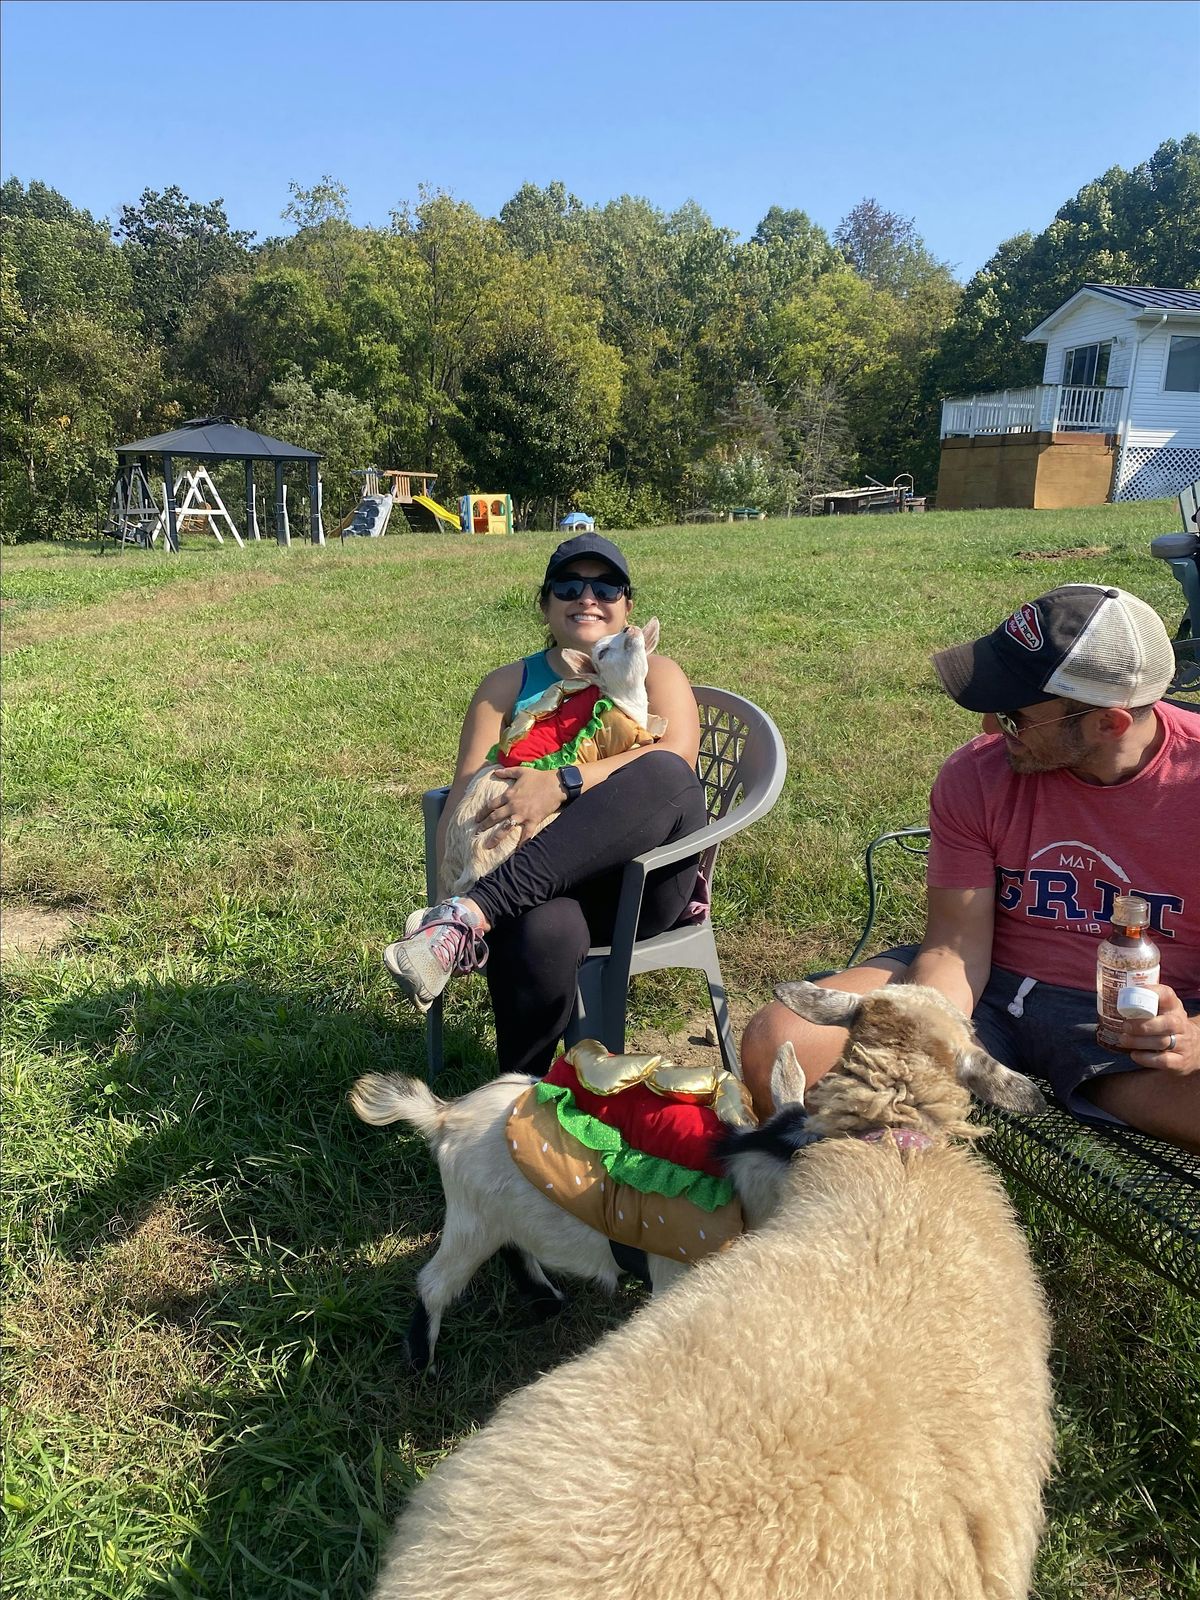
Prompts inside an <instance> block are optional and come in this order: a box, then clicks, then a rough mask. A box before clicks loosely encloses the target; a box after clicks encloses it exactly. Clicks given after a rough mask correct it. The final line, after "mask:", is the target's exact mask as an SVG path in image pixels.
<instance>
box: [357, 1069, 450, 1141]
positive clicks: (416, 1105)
mask: <svg viewBox="0 0 1200 1600" xmlns="http://www.w3.org/2000/svg"><path fill="white" fill-rule="evenodd" d="M347 1098H348V1099H349V1101H350V1109H351V1111H353V1112H354V1115H355V1116H356V1117H360V1118H361V1119H362V1120H363V1122H370V1123H372V1124H373V1125H374V1126H375V1127H377V1128H385V1127H387V1125H388V1123H389V1122H409V1123H411V1124H412V1126H413V1127H414V1128H416V1129H417V1131H418V1132H419V1133H422V1134H424V1136H425V1138H426V1139H428V1141H429V1143H430V1144H433V1143H435V1141H436V1140H437V1137H438V1135H439V1134H440V1133H441V1131H442V1118H443V1116H444V1115H445V1112H446V1102H445V1101H444V1100H439V1099H438V1097H437V1095H435V1094H434V1093H433V1091H432V1090H431V1089H430V1088H429V1086H428V1084H424V1083H422V1082H421V1081H420V1080H419V1079H418V1078H405V1077H403V1076H402V1075H401V1074H400V1073H396V1072H391V1073H388V1074H386V1076H385V1075H384V1074H383V1073H379V1072H368V1073H367V1074H366V1076H365V1077H362V1078H360V1079H359V1080H358V1082H357V1083H356V1084H355V1085H354V1087H353V1088H352V1089H351V1090H350V1093H349V1095H348V1096H347Z"/></svg>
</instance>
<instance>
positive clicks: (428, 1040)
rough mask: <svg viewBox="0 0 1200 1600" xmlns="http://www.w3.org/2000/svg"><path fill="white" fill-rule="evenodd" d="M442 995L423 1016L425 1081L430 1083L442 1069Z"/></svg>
mask: <svg viewBox="0 0 1200 1600" xmlns="http://www.w3.org/2000/svg"><path fill="white" fill-rule="evenodd" d="M442 1059H443V1051H442V997H441V995H438V997H437V999H436V1000H435V1001H434V1002H433V1004H432V1005H431V1006H430V1008H429V1010H428V1012H427V1013H426V1016H425V1081H426V1082H427V1083H432V1082H433V1080H434V1079H435V1078H436V1077H437V1075H438V1073H439V1072H440V1071H441V1070H442Z"/></svg>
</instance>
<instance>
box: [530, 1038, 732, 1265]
mask: <svg viewBox="0 0 1200 1600" xmlns="http://www.w3.org/2000/svg"><path fill="white" fill-rule="evenodd" d="M754 1122H755V1118H754V1114H753V1112H752V1110H751V1109H750V1102H749V1099H748V1097H747V1095H746V1092H745V1089H744V1088H743V1086H742V1084H740V1083H739V1082H738V1080H737V1079H736V1078H734V1077H733V1075H732V1074H731V1073H729V1072H726V1071H725V1070H724V1069H723V1068H714V1067H710V1066H703V1067H679V1066H676V1065H675V1064H674V1063H673V1062H671V1061H668V1060H666V1059H665V1058H664V1057H663V1056H659V1055H610V1054H609V1052H608V1051H607V1050H606V1049H605V1048H604V1046H603V1045H602V1044H600V1043H598V1042H597V1041H596V1040H595V1039H584V1040H582V1041H581V1042H580V1043H579V1044H577V1045H575V1046H573V1047H572V1048H571V1049H570V1050H568V1051H567V1052H566V1054H565V1055H562V1056H560V1057H559V1058H558V1060H557V1061H556V1062H555V1064H554V1066H553V1067H552V1068H551V1069H550V1071H549V1072H548V1073H547V1074H546V1076H545V1078H544V1079H543V1080H542V1081H541V1083H538V1084H535V1085H534V1086H533V1088H531V1089H529V1090H528V1091H527V1092H526V1093H525V1094H524V1095H522V1096H521V1098H520V1099H519V1100H518V1101H517V1103H516V1105H515V1106H514V1107H513V1109H512V1112H511V1113H510V1115H509V1119H508V1130H507V1131H508V1141H509V1150H510V1153H511V1155H512V1158H513V1160H514V1161H515V1162H516V1164H517V1166H518V1167H519V1168H520V1170H521V1173H522V1174H523V1176H524V1177H525V1178H527V1179H528V1180H529V1182H530V1183H532V1184H533V1185H534V1187H535V1188H536V1189H538V1190H539V1191H540V1192H541V1193H543V1194H545V1195H546V1196H547V1198H548V1199H551V1200H553V1201H554V1202H555V1204H556V1205H559V1206H562V1208H563V1209H564V1210H565V1211H569V1212H570V1213H571V1215H572V1216H575V1217H578V1218H579V1220H580V1221H581V1222H586V1223H587V1224H588V1225H589V1226H590V1227H593V1228H595V1229H597V1230H598V1231H599V1232H600V1233H603V1234H605V1235H606V1236H607V1237H608V1238H610V1239H614V1240H616V1242H617V1243H618V1244H624V1245H628V1246H630V1247H631V1248H633V1249H641V1250H647V1251H649V1252H650V1253H651V1254H653V1255H659V1256H667V1257H669V1258H670V1259H672V1260H674V1261H695V1260H698V1259H699V1258H700V1257H701V1256H704V1255H710V1254H711V1253H712V1252H713V1251H715V1250H721V1249H724V1248H725V1247H726V1246H727V1245H729V1244H730V1243H731V1242H732V1240H734V1239H735V1238H736V1237H737V1235H738V1234H739V1233H741V1232H742V1231H743V1221H742V1208H741V1205H740V1203H739V1202H738V1200H737V1198H736V1197H735V1195H734V1190H733V1185H732V1184H731V1183H730V1181H729V1179H728V1178H726V1177H725V1175H724V1173H723V1171H722V1168H721V1166H720V1163H719V1162H718V1161H717V1159H716V1155H715V1150H716V1145H717V1142H718V1141H719V1140H720V1138H721V1137H722V1135H723V1134H724V1133H725V1132H726V1131H727V1130H728V1129H729V1128H731V1127H734V1128H736V1127H752V1126H753V1125H754Z"/></svg>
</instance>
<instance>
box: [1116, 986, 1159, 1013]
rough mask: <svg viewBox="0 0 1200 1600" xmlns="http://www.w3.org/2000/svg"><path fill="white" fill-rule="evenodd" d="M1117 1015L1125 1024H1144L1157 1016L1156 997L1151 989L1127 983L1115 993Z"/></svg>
mask: <svg viewBox="0 0 1200 1600" xmlns="http://www.w3.org/2000/svg"><path fill="white" fill-rule="evenodd" d="M1117 1015H1118V1016H1119V1017H1124V1018H1125V1020H1126V1021H1127V1022H1145V1021H1147V1019H1148V1018H1150V1017H1156V1016H1157V1015H1158V996H1157V995H1156V994H1155V992H1154V990H1153V989H1143V988H1142V987H1141V985H1140V984H1137V983H1127V984H1125V985H1124V987H1123V988H1121V989H1119V990H1118V991H1117Z"/></svg>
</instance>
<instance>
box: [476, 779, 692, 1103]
mask: <svg viewBox="0 0 1200 1600" xmlns="http://www.w3.org/2000/svg"><path fill="white" fill-rule="evenodd" d="M706 821H707V813H706V810H705V804H704V790H703V789H702V788H701V786H700V781H699V779H698V778H697V777H696V774H695V773H694V772H693V771H692V769H691V767H689V766H688V764H687V762H686V761H684V760H683V759H682V758H681V757H680V756H677V755H674V754H673V753H672V752H671V751H669V750H649V751H647V752H646V754H645V755H644V756H639V757H638V759H637V760H636V761H631V762H630V763H629V765H628V766H625V767H622V768H620V770H619V771H617V772H614V773H613V775H612V777H611V778H608V779H606V780H605V782H604V783H602V784H598V785H597V786H596V788H594V789H591V790H589V791H588V792H587V793H586V794H582V795H580V797H579V799H578V800H576V801H575V802H574V803H573V804H571V805H569V806H567V807H565V808H564V810H562V811H561V812H560V813H559V814H558V816H557V817H556V818H555V820H554V822H553V823H552V824H551V825H550V826H549V827H548V828H543V829H542V831H541V833H539V834H537V835H536V837H535V838H533V839H530V840H528V841H527V842H526V843H525V844H523V845H522V846H521V847H520V849H518V850H516V851H514V853H513V854H512V855H511V856H510V857H509V858H508V860H507V861H505V862H504V863H503V865H501V866H499V867H497V868H496V870H495V871H494V872H489V873H488V874H487V876H486V877H483V878H480V880H479V882H478V883H477V884H476V885H475V887H474V888H473V889H471V890H470V891H469V895H470V898H471V899H472V900H474V901H475V903H476V904H477V905H478V906H479V907H480V909H481V910H482V911H483V913H484V915H485V916H486V917H487V919H488V921H489V922H490V923H491V925H492V928H491V932H490V933H489V934H488V936H487V943H488V952H489V954H488V964H487V968H486V973H487V981H488V988H489V989H490V991H491V995H492V1009H493V1011H494V1012H495V1014H496V1057H497V1060H498V1062H499V1065H500V1070H501V1071H502V1072H531V1073H535V1074H537V1075H539V1076H540V1075H541V1074H542V1073H544V1072H545V1071H546V1070H547V1069H548V1068H549V1066H550V1064H551V1062H552V1061H553V1060H554V1049H555V1046H556V1045H557V1043H558V1041H559V1040H560V1039H561V1038H562V1035H563V1031H564V1029H565V1028H566V1026H567V1023H568V1022H569V1021H570V1019H571V1014H572V1011H573V1009H574V1004H575V979H576V974H577V973H578V971H579V967H580V965H581V964H582V962H583V958H584V957H585V956H586V955H587V952H588V947H589V945H593V944H607V943H608V942H609V940H610V939H611V937H612V930H613V922H614V919H615V917H616V912H617V900H618V897H619V895H620V889H621V872H622V869H623V867H624V866H625V863H626V862H628V861H631V860H632V859H633V857H634V856H640V855H642V854H643V853H644V852H645V851H647V850H653V849H654V848H655V847H656V846H658V845H663V844H670V843H672V841H674V840H675V839H680V838H683V837H685V836H686V835H687V834H689V833H694V832H695V831H696V829H697V828H702V827H703V826H704V824H705V822H706ZM696 866H697V858H696V857H695V856H693V857H691V858H690V859H689V860H687V861H681V862H678V863H676V864H675V865H673V866H669V867H663V868H661V869H660V870H659V871H657V872H652V873H651V874H650V876H649V877H648V878H647V880H646V891H645V895H644V898H643V900H642V914H641V918H640V920H639V922H638V934H639V936H640V937H642V938H650V937H651V936H652V935H653V934H656V933H663V932H664V931H665V930H666V929H667V928H671V927H674V925H675V923H676V922H677V921H678V920H679V916H680V913H681V912H682V911H683V909H684V907H685V906H686V905H687V903H688V901H689V900H690V899H691V896H692V890H693V889H694V887H695V883H696Z"/></svg>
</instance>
